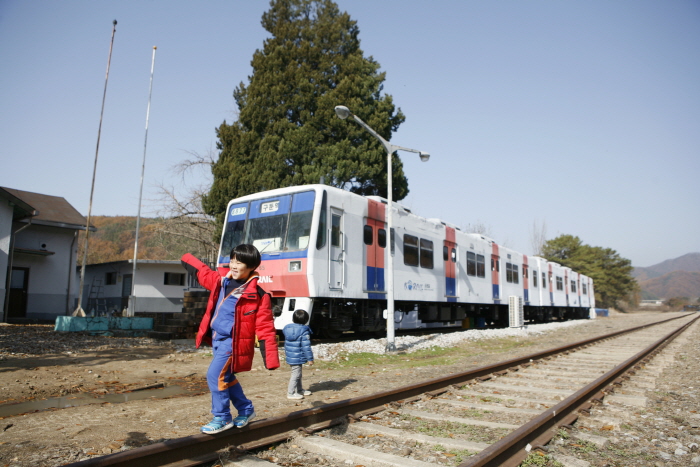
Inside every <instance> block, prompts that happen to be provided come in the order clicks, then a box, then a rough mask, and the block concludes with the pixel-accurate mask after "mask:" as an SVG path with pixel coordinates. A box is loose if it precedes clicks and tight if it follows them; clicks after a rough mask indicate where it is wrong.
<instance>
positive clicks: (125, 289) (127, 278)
mask: <svg viewBox="0 0 700 467" xmlns="http://www.w3.org/2000/svg"><path fill="white" fill-rule="evenodd" d="M132 278H133V274H124V275H123V276H122V310H123V309H124V308H129V295H131V279H132ZM119 311H121V310H119Z"/></svg>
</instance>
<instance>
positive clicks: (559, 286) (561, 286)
mask: <svg viewBox="0 0 700 467" xmlns="http://www.w3.org/2000/svg"><path fill="white" fill-rule="evenodd" d="M557 290H564V279H562V278H561V277H560V276H557Z"/></svg>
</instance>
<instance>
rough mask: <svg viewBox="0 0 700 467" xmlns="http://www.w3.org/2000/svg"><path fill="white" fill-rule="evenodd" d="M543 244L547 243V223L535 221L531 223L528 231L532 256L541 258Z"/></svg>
mask: <svg viewBox="0 0 700 467" xmlns="http://www.w3.org/2000/svg"><path fill="white" fill-rule="evenodd" d="M545 243H547V223H546V222H545V221H538V220H537V219H535V220H534V221H532V227H531V229H530V247H531V248H532V254H533V255H535V256H542V254H543V253H542V250H543V247H544V244H545Z"/></svg>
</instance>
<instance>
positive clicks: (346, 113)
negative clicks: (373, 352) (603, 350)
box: [335, 105, 430, 352]
mask: <svg viewBox="0 0 700 467" xmlns="http://www.w3.org/2000/svg"><path fill="white" fill-rule="evenodd" d="M335 114H336V115H337V116H338V117H339V118H341V119H343V120H345V119H346V118H348V117H352V118H353V119H354V120H355V121H356V122H357V123H359V124H360V125H361V126H362V127H363V128H364V129H365V130H367V131H369V132H370V133H371V134H372V135H373V136H374V137H375V138H377V139H378V140H379V141H380V142H381V143H382V146H384V149H386V167H387V194H386V200H387V203H386V219H387V222H386V223H387V228H388V230H389V254H388V255H387V268H386V269H387V287H386V351H387V352H393V351H395V350H396V343H395V342H394V258H393V256H392V255H391V238H392V225H393V222H392V220H391V198H392V190H393V187H392V169H391V156H392V154H394V152H396V151H397V150H399V149H400V150H402V151H408V152H415V153H418V155H419V156H420V160H421V161H423V162H427V161H428V159H430V154H428V153H427V152H423V151H418V150H416V149H410V148H404V147H403V146H397V145H395V144H391V143H390V142H388V141H387V140H385V139H384V138H382V137H381V135H379V133H377V132H376V131H374V130H373V129H372V128H371V127H370V126H369V125H367V124H366V123H365V122H363V121H362V120H361V119H360V117H358V116H357V115H355V114H354V113H352V112H350V109H348V108H347V107H345V106H344V105H336V106H335Z"/></svg>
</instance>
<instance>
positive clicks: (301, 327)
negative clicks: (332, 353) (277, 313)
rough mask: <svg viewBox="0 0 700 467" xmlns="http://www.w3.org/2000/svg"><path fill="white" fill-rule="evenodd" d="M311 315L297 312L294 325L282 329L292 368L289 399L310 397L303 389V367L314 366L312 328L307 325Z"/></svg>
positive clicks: (285, 350)
mask: <svg viewBox="0 0 700 467" xmlns="http://www.w3.org/2000/svg"><path fill="white" fill-rule="evenodd" d="M307 321H309V313H307V311H306V310H296V311H295V312H294V315H293V316H292V323H291V324H288V325H286V326H285V327H284V329H282V332H283V333H284V353H285V358H286V359H287V363H288V364H289V365H290V366H291V367H292V375H291V377H290V378H289V386H287V399H292V400H295V399H296V400H298V399H303V398H304V396H310V395H311V391H307V390H304V389H302V387H301V366H302V365H303V364H304V363H306V362H309V365H313V364H314V354H313V352H312V351H311V328H310V327H308V326H307V325H306V322H307Z"/></svg>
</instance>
